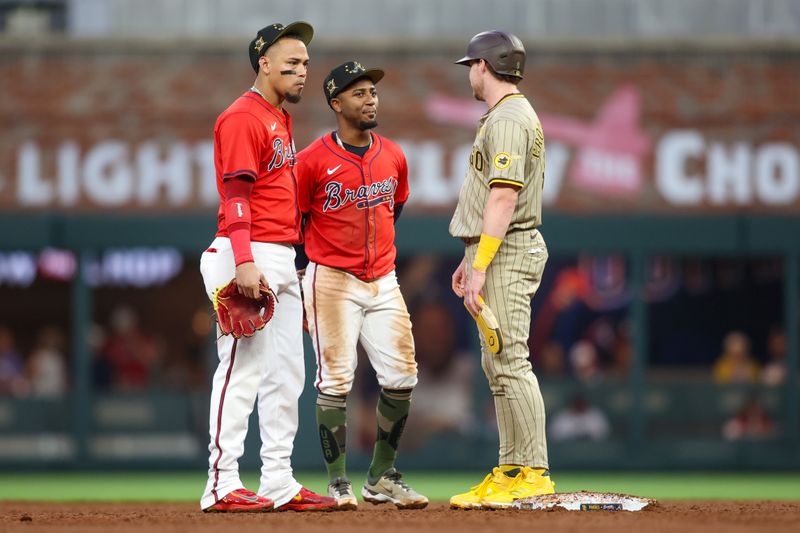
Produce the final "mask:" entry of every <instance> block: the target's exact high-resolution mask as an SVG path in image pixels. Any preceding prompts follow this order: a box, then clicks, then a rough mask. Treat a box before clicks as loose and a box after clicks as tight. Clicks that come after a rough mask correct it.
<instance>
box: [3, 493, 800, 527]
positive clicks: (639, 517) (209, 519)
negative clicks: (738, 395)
mask: <svg viewBox="0 0 800 533" xmlns="http://www.w3.org/2000/svg"><path fill="white" fill-rule="evenodd" d="M151 531H153V532H154V531H169V532H183V531H186V532H191V533H206V532H208V533H211V532H214V533H218V532H224V531H235V532H236V533H249V532H253V533H255V532H258V533H264V532H265V531H290V532H291V533H305V532H325V533H332V532H343V533H361V532H373V531H374V532H378V531H381V532H383V531H407V532H414V533H423V532H429V531H435V532H436V533H449V532H458V533H471V532H482V533H495V532H500V531H513V532H514V533H524V532H532V531H544V532H547V533H561V532H576V531H579V532H584V531H587V532H597V533H602V532H609V533H612V532H613V533H621V532H626V531H645V532H647V533H660V532H672V531H674V532H681V533H686V532H695V531H696V532H701V531H702V532H703V533H713V532H720V533H721V532H730V533H737V532H744V531H769V532H771V533H772V532H783V531H786V532H789V531H791V532H797V531H800V502H795V501H791V502H775V501H741V502H738V501H703V502H700V501H668V502H662V503H659V504H658V505H656V506H655V507H654V508H652V509H647V510H644V511H640V512H636V513H629V512H625V511H616V512H613V511H583V512H580V511H564V510H553V511H516V510H512V511H453V510H450V509H449V508H448V506H447V504H444V503H434V504H432V505H431V506H429V507H428V508H427V509H424V510H419V511H398V510H395V509H394V508H393V507H386V506H377V507H376V506H372V505H368V504H363V503H361V504H360V507H359V510H358V511H355V512H333V513H293V512H286V513H277V512H273V513H264V514H258V515H253V514H204V513H202V512H200V511H199V509H198V508H197V506H196V505H195V504H189V503H180V504H164V503H153V504H146V503H72V504H66V503H33V502H9V501H5V502H0V532H3V533H5V532H9V533H12V532H13V533H16V532H26V533H34V532H75V533H78V532H80V533H84V532H109V533H123V532H125V533H127V532H130V533H134V532H135V533H148V532H151Z"/></svg>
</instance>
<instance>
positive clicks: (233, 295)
mask: <svg viewBox="0 0 800 533" xmlns="http://www.w3.org/2000/svg"><path fill="white" fill-rule="evenodd" d="M275 301H276V297H275V293H274V292H272V289H270V288H269V287H265V286H263V285H262V286H261V295H260V296H259V298H258V299H255V300H254V299H253V298H248V297H247V296H244V295H242V294H239V289H238V287H237V286H236V280H235V279H232V280H231V281H230V282H228V284H227V285H225V286H223V287H220V288H219V289H217V290H216V291H214V312H215V313H216V315H217V322H219V329H220V330H222V334H223V335H228V334H232V335H233V336H234V337H235V338H237V339H239V338H241V337H252V336H253V335H255V333H256V331H258V330H260V329H263V328H264V326H266V325H267V322H269V321H270V319H271V318H272V314H273V313H274V312H275Z"/></svg>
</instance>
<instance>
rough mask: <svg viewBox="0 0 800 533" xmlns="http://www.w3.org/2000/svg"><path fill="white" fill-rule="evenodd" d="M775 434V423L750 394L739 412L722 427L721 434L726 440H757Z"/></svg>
mask: <svg viewBox="0 0 800 533" xmlns="http://www.w3.org/2000/svg"><path fill="white" fill-rule="evenodd" d="M775 435H776V426H775V423H774V422H773V421H772V419H770V417H769V415H767V412H766V411H765V410H764V406H763V405H762V404H761V401H760V400H759V399H758V397H757V396H751V397H750V398H749V399H748V400H747V402H746V403H745V405H744V406H743V407H742V408H741V409H740V410H739V412H738V413H736V415H735V416H734V417H733V418H731V419H730V420H728V421H727V422H725V425H724V426H723V427H722V436H723V437H724V438H725V439H726V440H759V439H767V438H770V437H774V436H775Z"/></svg>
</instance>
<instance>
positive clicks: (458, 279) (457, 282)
mask: <svg viewBox="0 0 800 533" xmlns="http://www.w3.org/2000/svg"><path fill="white" fill-rule="evenodd" d="M466 260H467V258H466V257H465V258H464V259H462V260H461V264H460V265H458V268H457V269H456V271H455V272H453V292H454V293H456V296H458V297H459V298H463V297H464V287H466V283H467V273H466V271H465V269H464V262H465V261H466Z"/></svg>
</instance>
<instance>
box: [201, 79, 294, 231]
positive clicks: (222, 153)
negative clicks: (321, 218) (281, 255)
mask: <svg viewBox="0 0 800 533" xmlns="http://www.w3.org/2000/svg"><path fill="white" fill-rule="evenodd" d="M294 163H295V150H294V141H293V140H292V119H291V117H290V116H289V113H287V112H286V111H285V110H279V109H277V108H275V107H274V106H272V105H271V104H270V103H269V102H267V101H266V100H265V99H264V98H262V97H261V96H260V95H259V94H257V93H254V92H251V91H248V92H246V93H244V94H243V95H242V96H240V97H239V98H237V99H236V100H235V101H234V102H233V103H232V104H231V105H230V107H228V109H226V110H225V111H223V112H222V114H221V115H220V116H219V118H217V123H216V125H215V126H214V166H215V168H216V171H217V191H219V196H220V207H219V212H218V215H217V236H222V237H227V236H228V232H227V229H226V227H225V226H226V224H225V213H224V209H223V204H224V201H223V200H224V197H225V192H224V188H223V182H224V181H225V180H226V179H230V178H233V177H236V176H239V175H245V176H249V177H251V178H253V180H255V183H254V184H253V191H252V193H251V195H250V213H251V226H250V240H251V241H258V242H283V243H291V244H296V243H299V242H301V238H300V212H299V210H298V208H297V179H296V178H295V175H294V170H293V167H294Z"/></svg>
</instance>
